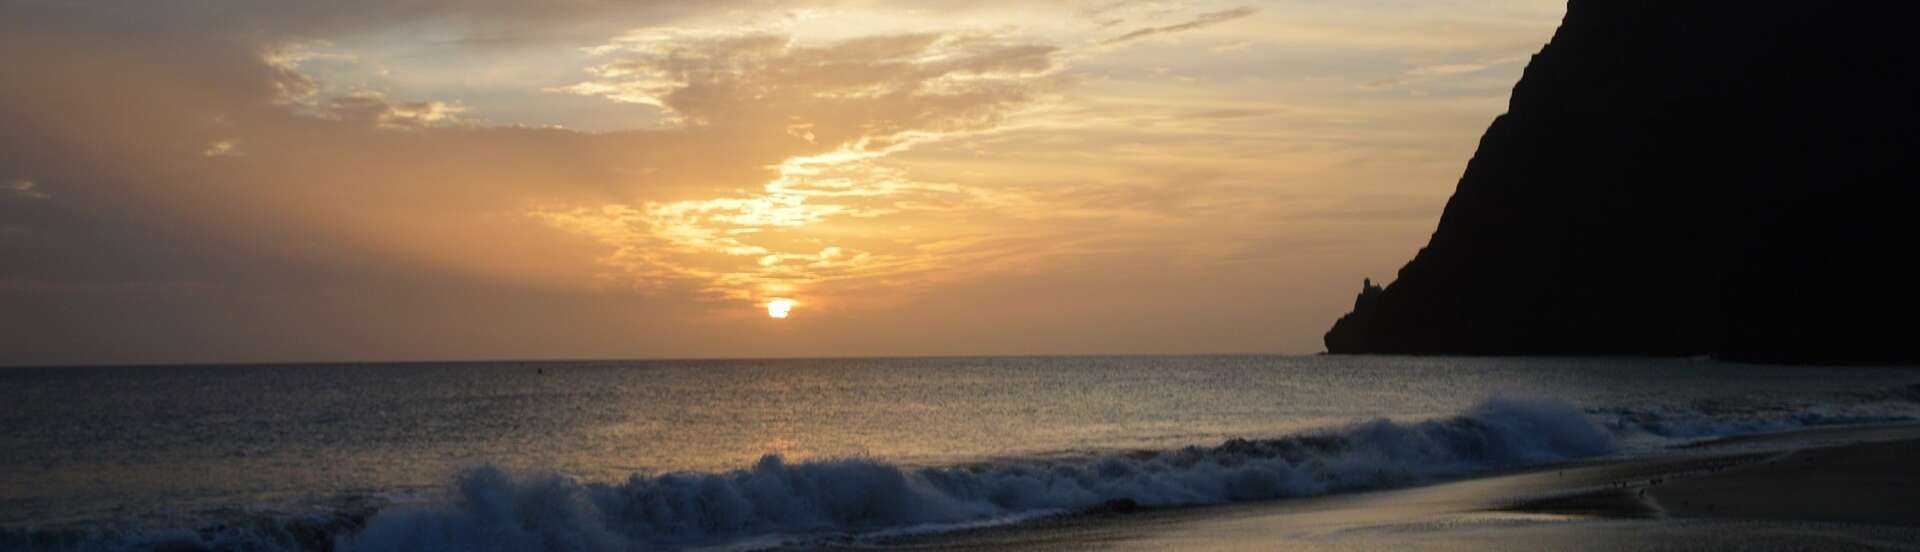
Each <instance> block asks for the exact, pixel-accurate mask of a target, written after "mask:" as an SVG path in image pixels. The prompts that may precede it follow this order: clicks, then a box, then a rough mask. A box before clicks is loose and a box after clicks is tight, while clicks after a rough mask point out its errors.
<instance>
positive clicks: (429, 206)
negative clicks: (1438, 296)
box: [0, 0, 1565, 365]
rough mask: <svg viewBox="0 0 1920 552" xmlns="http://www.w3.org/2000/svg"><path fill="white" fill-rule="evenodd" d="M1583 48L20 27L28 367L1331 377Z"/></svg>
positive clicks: (1329, 20) (1279, 40)
mask: <svg viewBox="0 0 1920 552" xmlns="http://www.w3.org/2000/svg"><path fill="white" fill-rule="evenodd" d="M1564 11H1565V4H1564V2H1561V1H1556V0H1471V1H1469V0H1268V1H1246V0H1240V1H1212V0H1144V1H1142V0H1090V1H1059V2H1040V1H1030V0H1029V1H1002V0H983V1H959V0H839V1H835V0H817V1H793V2H783V1H772V0H710V1H703V2H648V1H633V2H614V1H603V0H527V1H522V0H338V1H333V2H308V1H304V0H90V1H87V2H64V1H53V0H0V364H16V365H19V364H88V363H183V362H290V361H380V360H471V359H579V358H691V357H788V356H891V355H1001V354H1181V353H1253V352H1261V353H1289V354H1310V353H1314V352H1318V351H1321V350H1323V346H1322V344H1321V341H1320V340H1321V336H1322V334H1323V333H1324V332H1325V331H1326V329H1327V328H1328V327H1329V326H1330V325H1331V324H1332V322H1333V321H1334V320H1335V319H1336V318H1338V317H1339V316H1340V315H1341V314H1343V313H1344V312H1346V310H1348V309H1349V308H1350V307H1351V306H1352V302H1353V298H1354V295H1355V294H1356V293H1357V292H1358V291H1359V289H1360V282H1361V279H1362V278H1369V277H1370V278H1374V279H1375V280H1379V281H1391V279H1392V276H1393V274H1394V272H1395V271H1396V270H1398V268H1399V266H1400V265H1401V264H1403V263H1404V262H1405V261H1406V260H1407V259H1409V258H1411V257H1412V255H1413V253H1414V252H1415V251H1417V250H1418V249H1419V248H1420V247H1421V246H1422V245H1423V244H1424V243H1425V241H1426V239H1427V237H1428V236H1429V235H1430V234H1431V233H1432V231H1433V227H1434V225H1435V223H1436V222H1437V220H1438V218H1439V215H1440V211H1441V209H1442V208H1443V207H1444V205H1445V202H1446V199H1447V197H1448V196H1449V195H1450V194H1451V192H1452V190H1453V187H1454V184H1455V183H1456V181H1457V180H1458V178H1459V175H1460V173H1461V171H1462V170H1463V169H1464V168H1465V166H1466V162H1467V160H1468V159H1469V158H1470V157H1471V156H1472V154H1473V149H1474V146H1475V145H1476V143H1477V142H1478V138H1479V135H1480V134H1481V133H1482V132H1483V131H1484V130H1485V129H1486V127H1487V125H1488V124H1489V123H1490V122H1491V121H1492V119H1493V117H1495V116H1496V115H1498V114H1500V113H1502V112H1503V111H1504V110H1505V108H1506V102H1507V97H1508V93H1509V91H1510V90H1511V88H1512V86H1513V84H1514V82H1515V81H1517V80H1518V78H1519V75H1520V72H1521V70H1522V69H1523V68H1524V66H1525V64H1526V62H1527V60H1528V58H1529V56H1530V55H1531V54H1532V53H1533V52H1535V51H1538V50H1539V48H1540V47H1541V46H1542V45H1543V44H1545V42H1546V41H1547V40H1548V39H1549V38H1550V37H1551V36H1552V33H1553V31H1554V29H1555V27H1557V26H1558V24H1559V21H1560V18H1561V16H1562V15H1563V14H1564ZM769 307H772V310H775V311H783V312H784V313H785V314H786V316H785V317H784V318H775V317H772V316H769V314H770V312H769Z"/></svg>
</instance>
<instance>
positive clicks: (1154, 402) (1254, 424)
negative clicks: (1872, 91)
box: [0, 356, 1920, 550]
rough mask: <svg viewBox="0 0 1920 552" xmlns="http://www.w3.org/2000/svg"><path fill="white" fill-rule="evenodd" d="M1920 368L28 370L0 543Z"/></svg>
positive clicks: (233, 535) (575, 535)
mask: <svg viewBox="0 0 1920 552" xmlns="http://www.w3.org/2000/svg"><path fill="white" fill-rule="evenodd" d="M1916 384H1920V370H1913V369H1867V368H1834V367H1827V368H1818V367H1799V368H1794V367H1778V366H1748V365H1737V364H1723V363H1713V362H1697V361H1689V360H1674V359H1526V358H1514V359H1469V358H1407V357H1268V356H1193V357H1045V358H1018V357H1008V358H939V359H864V360H741V361H724V360H715V361H634V362H615V361H610V362H591V363H447V364H359V365H338V366H333V365H298V366H172V367H128V368H26V369H5V370H0V404H7V405H10V406H9V408H7V409H6V410H5V411H4V412H0V429H3V430H4V431H3V432H0V526H4V530H5V532H4V533H0V535H4V536H0V544H5V543H13V544H16V545H17V544H20V543H24V542H30V541H34V539H39V540H38V541H35V542H43V543H44V542H57V543H67V544H74V545H76V546H77V545H81V544H84V545H86V546H90V547H94V548H98V549H116V548H143V547H151V546H152V545H154V544H156V543H169V542H171V543H175V544H180V543H188V544H193V545H194V546H214V547H242V548H246V547H252V548H257V549H302V548H315V547H328V546H333V545H335V544H338V545H340V546H344V547H346V548H349V549H370V550H417V549H468V548H472V547H475V546H478V545H479V543H493V544H495V545H497V544H499V543H502V542H505V543H520V544H521V545H524V546H510V548H525V547H531V548H543V547H546V548H551V546H548V545H547V544H543V543H550V540H548V539H553V538H564V539H572V540H571V541H568V542H574V541H577V543H579V544H580V545H581V546H580V547H574V549H632V548H677V547H689V546H710V545H728V544H741V543H747V544H751V543H754V542H775V543H779V542H805V541H806V539H809V538H826V537H829V536H831V537H833V538H842V539H844V538H855V539H858V538H864V537H863V536H868V537H870V536H876V535H889V534H901V533H902V532H913V531H939V530H945V529H952V528H956V527H969V526H977V525H980V524H994V523H1008V522H1012V521H1017V520H1021V519H1027V518H1031V517H1033V516H1039V515H1048V514H1054V513H1062V512H1074V511H1086V510H1090V509H1101V508H1135V507H1156V506H1175V505H1197V504H1214V503H1223V502H1234V501H1243V500H1255V499H1273V498H1286V497H1297V496H1309V495H1318V494H1326V493H1338V492H1343V491H1351V490H1359V489H1368V488H1377V487H1381V486H1399V485H1406V484H1412V483H1418V482H1421V481H1428V480H1432V479H1434V478H1439V477H1449V476H1454V475H1464V474H1472V473H1477V472H1483V471H1486V470H1493V469H1504V468H1512V467H1518V466H1526V465H1533V464H1539V463H1547V462H1557V461H1564V460H1570V459H1581V458H1598V457H1610V456H1623V455H1644V454H1658V453H1661V451H1663V450H1664V447H1666V446H1669V445H1673V444H1677V443H1685V442H1690V441H1693V440H1697V439H1704V438H1710V437H1717V436H1726V435H1737V434H1746V433H1754V432H1764V431H1777V430H1786V429H1796V428H1804V427H1810V426H1827V425H1847V424H1861V423H1878V422H1892V421H1909V420H1915V419H1920V387H1915V386H1916ZM210 528H213V529H210ZM515 539H519V540H515ZM768 539H772V540H771V541H769V540H768ZM796 539H797V540H796ZM242 544H244V546H241V545H242Z"/></svg>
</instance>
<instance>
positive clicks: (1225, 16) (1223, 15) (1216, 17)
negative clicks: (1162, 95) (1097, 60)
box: [1103, 6, 1259, 44]
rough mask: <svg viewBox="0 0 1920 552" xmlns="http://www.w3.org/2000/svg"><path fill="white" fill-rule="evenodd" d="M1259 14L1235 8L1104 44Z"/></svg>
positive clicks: (1137, 30)
mask: <svg viewBox="0 0 1920 552" xmlns="http://www.w3.org/2000/svg"><path fill="white" fill-rule="evenodd" d="M1258 12H1259V10H1255V9H1253V8H1250V7H1245V6H1242V7H1238V8H1233V9H1230V10H1221V11H1216V12H1208V13H1203V14H1200V15H1198V16H1195V17H1194V18H1193V19H1192V20H1189V21H1187V22H1184V23H1176V24H1173V25H1162V26H1158V27H1144V28H1140V29H1134V30H1132V31H1128V32H1126V33H1124V34H1121V35H1120V36H1116V37H1113V38H1110V39H1107V40H1106V41H1105V42H1103V44H1120V43H1123V42H1132V41H1135V40H1139V39H1142V38H1146V37H1150V36H1155V35H1163V34H1171V33H1178V32H1182V31H1191V30H1194V29H1200V28H1204V27H1211V26H1214V25H1219V24H1221V23H1226V22H1228V21H1233V20H1235V19H1240V18H1242V17H1247V16H1250V15H1253V14H1255V13H1258Z"/></svg>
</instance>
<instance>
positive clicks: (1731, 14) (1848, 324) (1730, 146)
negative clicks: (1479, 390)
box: [1326, 0, 1920, 363]
mask: <svg viewBox="0 0 1920 552" xmlns="http://www.w3.org/2000/svg"><path fill="white" fill-rule="evenodd" d="M1908 4H1909V3H1907V2H1878V1H1866V0H1859V1H1843V0H1836V1H1818V0H1796V1H1782V0H1737V1H1735V0H1681V1H1676V0H1574V1H1573V2H1572V3H1571V5H1570V6H1569V8H1568V12H1567V16H1566V19H1565V20H1564V21H1563V23H1562V25H1561V27H1560V30H1559V32H1558V33H1557V34H1556V35H1555V36H1554V38H1553V40H1552V42H1551V43H1549V44H1548V45H1547V46H1546V48H1545V49H1543V50H1542V51H1541V52H1540V53H1539V54H1538V55H1536V56H1534V59H1533V61H1532V62H1531V63H1530V64H1529V65H1528V67H1527V69H1526V74H1525V76H1524V77H1523V78H1522V79H1521V81H1520V83H1519V84H1518V85H1517V86H1516V87H1515V88H1514V91H1513V98H1512V101H1511V104H1510V106H1509V110H1508V111H1509V112H1508V113H1507V114H1506V115H1502V116H1500V117H1499V118H1498V119H1495V120H1494V122H1493V125H1492V127H1491V128H1489V129H1488V130H1487V133H1486V135H1485V137H1483V138H1482V139H1481V142H1480V149H1479V151H1478V153H1476V154H1475V155H1474V158H1473V160H1472V161H1471V162H1470V163H1469V164H1468V166H1467V170H1466V174H1465V176H1464V177H1463V178H1462V179H1461V181H1460V185H1459V188H1458V190H1456V191H1455V193H1454V195H1453V198H1452V199H1451V200H1449V201H1448V203H1447V207H1446V211H1445V212H1444V214H1443V215H1442V217H1441V219H1440V225H1439V228H1438V229H1437V230H1436V231H1435V232H1434V234H1433V238H1432V240H1431V241H1430V242H1429V243H1428V245H1427V246H1426V247H1425V248H1424V249H1422V250H1421V251H1420V252H1419V254H1418V255H1416V256H1415V257H1414V259H1413V260H1412V261H1411V262H1408V263H1407V265H1406V266H1405V267H1404V268H1402V269H1400V274H1399V278H1398V279H1397V280H1396V281H1394V282H1393V283H1392V284H1391V285H1390V286H1388V287H1386V288H1385V289H1378V288H1374V287H1373V286H1372V285H1371V284H1370V283H1369V284H1367V285H1366V287H1365V288H1363V291H1362V294H1361V297H1360V299H1359V300H1358V301H1357V302H1356V303H1357V304H1356V305H1355V309H1354V312H1352V313H1351V314H1348V315H1347V316H1345V317H1343V318H1341V319H1340V321H1339V322H1337V323H1336V324H1335V325H1334V326H1333V329H1332V330H1331V331H1329V332H1327V336H1326V343H1327V350H1328V351H1329V352H1331V353H1392V354H1464V355H1532V354H1539V355H1560V354H1607V355H1613V354H1631V355H1713V356H1716V357H1720V358H1727V359H1736V360H1753V361H1767V362H1807V363H1912V362H1915V361H1916V360H1920V354H1917V353H1920V324H1916V323H1915V317H1916V315H1920V309H1916V307H1920V301H1916V289H1920V284H1916V282H1914V281H1913V280H1914V274H1915V269H1913V268H1910V267H1908V266H1907V265H1908V264H1910V262H1911V261H1912V260H1913V257H1914V251H1915V250H1916V249H1920V241H1917V240H1916V239H1915V238H1916V237H1917V236H1920V233H1917V232H1916V221H1920V202H1916V201H1915V200H1916V199H1917V198H1916V196H1917V195H1920V194H1916V191H1915V190H1916V187H1917V185H1920V180H1916V178H1917V177H1920V149H1916V147H1915V146H1916V145H1920V140H1916V138H1915V136H1916V133H1917V132H1920V125H1916V123H1920V117H1916V104H1920V89H1917V88H1916V86H1915V85H1914V84H1913V82H1914V81H1915V80H1920V79H1916V78H1915V76H1914V75H1913V73H1914V72H1915V71H1916V70H1920V63H1916V61H1920V56H1916V55H1915V52H1916V51H1920V46H1916V45H1915V41H1916V40H1920V20H1917V19H1916V18H1915V17H1914V15H1916V13H1915V12H1916V11H1920V9H1916V8H1912V7H1906V6H1907V5H1908Z"/></svg>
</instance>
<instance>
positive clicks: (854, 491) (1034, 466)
mask: <svg viewBox="0 0 1920 552" xmlns="http://www.w3.org/2000/svg"><path fill="white" fill-rule="evenodd" d="M1906 399H1907V398H1904V397H1902V398H1893V400H1892V401H1891V403H1889V404H1896V406H1901V407H1903V408H1907V410H1905V411H1902V412H1904V413H1889V412H1891V411H1883V410H1871V411H1866V412H1864V413H1863V412H1861V411H1857V409H1851V410H1850V409H1840V410H1823V409H1821V408H1780V409H1775V410H1767V411H1752V410H1724V411H1716V410H1713V409H1705V410H1678V409H1675V410H1625V409H1594V410H1588V411H1582V410H1580V409H1578V408H1575V407H1573V406H1571V405H1568V404H1565V403H1561V402H1557V401H1550V400H1530V399H1515V398H1493V399H1488V400H1485V401H1482V402H1480V403H1478V404H1476V405H1474V406H1472V407H1470V408H1468V409H1466V410H1464V411H1462V412H1460V413H1458V414H1456V415H1454V416H1450V417H1445V418H1439V419H1433V420H1425V421H1412V422H1399V421H1392V420H1386V419H1377V420H1371V421H1364V422H1358V423H1353V424H1349V425H1346V426H1343V427H1338V428H1330V429H1325V430H1319V431H1310V432H1305V433H1300V434H1296V435H1291V436H1287V437H1282V438H1277V439H1260V440H1248V439H1235V440H1231V441H1227V442H1225V443H1222V444H1220V445H1217V446H1212V447H1187V448H1180V449H1172V450H1157V451H1134V452H1125V453H1112V454H1099V455H1087V456H1081V457H1075V458H1068V459H1059V458H1053V459H1048V460H996V461H989V462H980V463H974V464H966V465H957V466H933V467H915V466H906V465H899V464H893V463H888V462H884V461H880V460H874V459H863V458H850V459H828V460H810V461H801V462H792V461H788V460H786V459H784V458H782V457H780V456H775V455H770V456H766V457H764V458H762V459H760V461H759V462H756V463H755V464H753V465H752V466H749V467H746V468H743V469H739V470H733V471H727V472H722V473H701V472H682V473H669V474H664V475H655V474H634V475H632V476H631V477H629V478H628V479H627V480H626V481H624V482H618V483H607V482H590V481H581V480H578V479H575V478H571V477H566V476H562V475H554V474H541V473H510V472H508V471H506V470H502V469H500V468H496V467H491V466H482V467H475V468H471V469H467V470H465V471H462V472H461V473H459V474H457V475H456V476H455V477H454V479H453V482H452V484H451V485H450V486H449V487H448V488H447V489H446V490H445V492H444V496H442V497H440V498H439V499H437V500H433V501H429V502H421V503H408V504H390V505H387V506H385V507H377V508H367V509H363V510H358V511H352V512H341V513H336V514H335V515H333V516H330V517H329V516H321V517H310V518H284V519H253V520H245V521H241V522H235V523H227V524H221V525H218V526H215V527H210V528H203V529H199V530H192V531H170V532H137V533H127V534H102V533H47V532H19V531H16V532H12V533H0V550H11V549H54V550H121V549H167V550H296V549H304V550H313V549H331V550H364V551H389V550H583V551H598V550H609V551H611V550H638V549H677V548H690V547H712V546H721V547H733V548H764V547H772V546H780V545H792V544H809V543H812V544H820V543H859V542H863V541H864V540H866V539H872V538H875V537H878V536H897V535H901V534H905V533H912V532H932V531H945V530H952V529H956V528H963V527H976V526H982V525H992V524H1002V523H1011V522H1016V521H1020V520H1024V519H1031V518H1033V517H1037V516H1045V515H1053V514H1059V513H1072V512H1090V511H1111V510H1130V509H1133V508H1140V507H1169V506H1186V505H1201V504H1217V503H1225V502H1235V501H1246V500H1261V499H1274V498H1285V497H1298V496H1309V495H1319V494H1326V493H1334V492H1341V491H1351V490H1360V489H1371V488H1380V487H1390V486H1402V485H1409V484H1415V483H1419V482H1422V481H1428V480H1432V479H1434V478H1437V477H1447V476H1455V475H1464V474H1470V473H1475V472H1484V471H1489V470H1496V469H1502V468H1512V467H1518V466H1527V465H1535V464H1543V463H1552V462H1559V461H1565V460H1572V459H1579V458H1588V457H1594V456H1600V455H1606V454H1610V453H1615V452H1620V451H1622V450H1631V448H1630V447H1629V446H1628V445H1627V444H1626V443H1628V442H1631V441H1634V440H1635V439H1643V438H1649V437H1650V438H1654V439H1657V440H1661V442H1671V441H1672V440H1682V439H1692V438H1703V437H1710V436H1727V435H1732V434H1739V433H1752V432H1757V431H1775V430H1784V429H1794V428H1799V427H1807V426H1815V425H1833V424H1849V423H1867V422H1883V421H1904V420H1913V419H1914V417H1913V416H1912V414H1913V412H1912V411H1911V407H1912V406H1913V405H1914V404H1915V402H1914V401H1911V400H1906Z"/></svg>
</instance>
